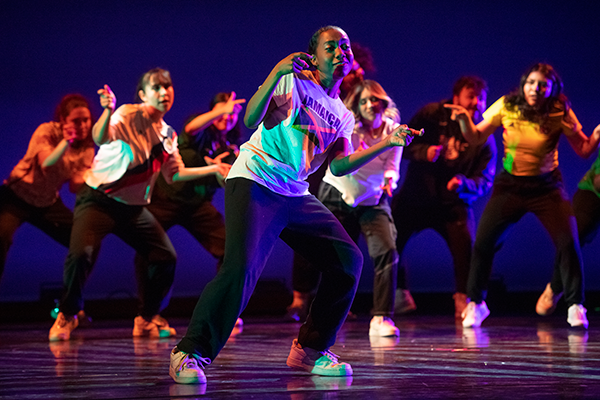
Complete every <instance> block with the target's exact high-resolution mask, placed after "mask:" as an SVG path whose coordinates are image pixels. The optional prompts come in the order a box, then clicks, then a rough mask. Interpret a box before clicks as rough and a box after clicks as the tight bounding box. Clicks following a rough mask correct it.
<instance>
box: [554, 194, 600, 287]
mask: <svg viewBox="0 0 600 400" xmlns="http://www.w3.org/2000/svg"><path fill="white" fill-rule="evenodd" d="M573 212H574V213H575V219H576V220H577V232H578V235H579V242H580V243H581V246H582V247H583V246H584V245H586V244H587V243H590V242H591V241H592V240H594V238H595V237H596V234H597V233H598V228H600V198H598V196H597V195H596V194H595V193H594V192H592V191H589V190H581V189H578V190H577V191H576V192H575V194H574V195H573ZM550 287H551V288H552V291H553V292H554V293H560V292H562V291H563V284H562V278H561V274H560V268H559V265H558V264H557V263H555V264H554V273H553V275H552V281H551V282H550Z"/></svg>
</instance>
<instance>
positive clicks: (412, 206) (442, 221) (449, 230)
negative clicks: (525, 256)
mask: <svg viewBox="0 0 600 400" xmlns="http://www.w3.org/2000/svg"><path fill="white" fill-rule="evenodd" d="M392 216H393V217H394V223H395V224H396V229H397V230H398V238H397V239H396V249H397V250H398V254H399V255H400V258H402V253H403V252H404V248H405V247H406V245H407V243H408V241H409V240H410V239H411V238H412V237H413V236H415V235H416V234H418V233H419V232H421V231H423V230H425V229H433V230H434V231H436V232H437V233H438V234H439V235H440V236H441V237H442V238H443V239H444V240H445V241H446V244H447V245H448V249H449V250H450V254H451V255H452V260H453V261H454V278H455V279H454V280H455V284H456V291H457V292H459V293H467V279H468V277H469V266H470V263H471V251H472V247H473V237H474V233H475V217H474V216H473V210H472V209H471V208H470V207H468V206H467V205H462V204H455V205H443V204H440V203H439V202H435V201H434V202H433V203H432V202H431V201H427V200H426V199H425V200H424V199H421V201H420V200H418V199H415V198H414V197H412V196H411V194H410V193H405V192H403V191H401V192H400V193H398V195H396V196H395V197H394V198H393V200H392ZM406 275H407V272H406V266H405V265H404V264H403V263H400V266H399V268H398V288H400V289H408V284H407V279H406Z"/></svg>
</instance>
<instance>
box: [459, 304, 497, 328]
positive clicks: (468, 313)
mask: <svg viewBox="0 0 600 400" xmlns="http://www.w3.org/2000/svg"><path fill="white" fill-rule="evenodd" d="M488 315H490V310H489V309H488V306H487V304H485V301H482V302H481V304H477V303H475V302H474V301H471V302H469V304H467V308H465V309H464V311H463V313H462V318H463V321H462V326H463V328H476V327H478V326H481V323H482V322H483V320H484V319H486V318H487V317H488Z"/></svg>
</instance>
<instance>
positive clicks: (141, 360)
mask: <svg viewBox="0 0 600 400" xmlns="http://www.w3.org/2000/svg"><path fill="white" fill-rule="evenodd" d="M396 322H397V325H398V326H399V328H400V332H401V333H400V338H399V339H390V338H377V339H373V338H369V336H368V329H369V318H368V317H361V318H359V319H358V320H354V321H347V322H346V323H345V325H344V327H343V329H342V331H341V332H340V334H339V335H338V340H337V343H336V345H335V346H334V347H333V348H332V351H333V352H334V353H336V354H338V355H339V356H340V359H341V360H342V361H347V362H349V363H350V364H351V365H352V368H353V369H354V376H352V377H347V378H327V377H317V376H311V375H309V374H308V373H302V372H297V371H293V370H291V369H290V368H288V367H287V366H286V365H285V360H286V357H287V355H288V352H289V348H290V345H291V342H292V340H293V339H294V338H295V337H296V334H297V331H298V328H299V326H300V325H299V324H296V323H288V322H282V321H281V320H280V319H277V318H268V319H266V318H256V317H254V318H247V319H246V321H245V324H244V327H243V330H242V332H241V333H239V334H237V335H235V336H232V337H231V338H230V340H229V342H228V343H227V345H226V347H225V348H224V349H223V351H222V352H221V354H220V355H219V357H218V358H217V359H216V360H214V361H213V363H212V365H210V366H209V367H207V369H206V375H207V377H208V383H207V384H206V385H178V384H175V383H174V382H173V381H172V379H171V378H170V377H169V373H168V371H169V352H170V351H171V349H172V348H173V346H175V344H177V342H178V340H179V338H180V337H181V336H182V334H183V333H184V332H185V329H186V325H187V321H184V320H171V321H170V323H171V325H172V326H174V327H175V328H177V332H178V335H177V337H176V338H167V339H140V340H134V339H133V338H132V337H131V328H132V325H133V321H94V323H93V324H92V326H91V327H90V328H87V329H77V330H76V331H75V332H74V333H73V335H72V338H71V341H68V342H58V343H49V342H48V340H47V336H48V329H49V328H50V325H51V322H48V323H47V324H42V323H35V324H18V325H17V324H10V325H0V371H1V372H0V399H18V398H29V399H42V398H43V399H193V398H196V397H199V398H228V399H246V398H253V399H294V400H296V399H338V398H340V399H354V398H358V399H366V398H371V399H405V398H406V399H411V398H444V399H445V398H470V399H474V398H486V399H489V398H508V397H513V398H563V399H564V398H583V397H588V398H600V317H599V316H596V315H592V316H591V317H590V329H589V330H588V331H585V330H578V329H571V328H569V326H568V324H567V322H566V315H564V316H563V315H557V316H552V317H547V318H542V317H537V316H522V315H520V316H516V317H506V316H502V317H495V316H494V315H493V314H492V316H490V317H489V318H488V320H486V321H485V322H484V326H483V327H482V328H480V329H465V330H463V329H462V327H461V326H460V325H456V323H455V321H454V319H453V318H452V317H451V316H404V317H399V318H396Z"/></svg>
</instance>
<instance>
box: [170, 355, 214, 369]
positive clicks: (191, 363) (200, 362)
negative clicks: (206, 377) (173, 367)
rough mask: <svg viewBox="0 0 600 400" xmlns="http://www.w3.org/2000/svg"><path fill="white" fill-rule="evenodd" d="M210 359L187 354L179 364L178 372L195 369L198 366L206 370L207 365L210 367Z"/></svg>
mask: <svg viewBox="0 0 600 400" xmlns="http://www.w3.org/2000/svg"><path fill="white" fill-rule="evenodd" d="M210 363H211V361H210V358H202V357H200V356H199V355H197V354H191V353H187V354H186V355H185V356H183V358H182V359H181V363H180V364H179V368H178V369H177V370H178V371H182V370H183V369H194V368H197V367H198V366H199V367H200V368H202V369H204V366H205V365H210Z"/></svg>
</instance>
